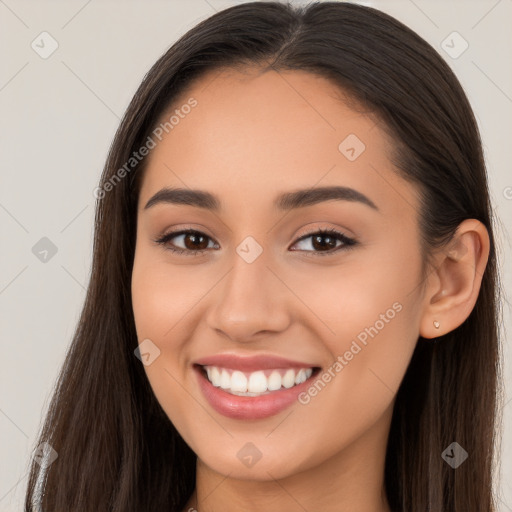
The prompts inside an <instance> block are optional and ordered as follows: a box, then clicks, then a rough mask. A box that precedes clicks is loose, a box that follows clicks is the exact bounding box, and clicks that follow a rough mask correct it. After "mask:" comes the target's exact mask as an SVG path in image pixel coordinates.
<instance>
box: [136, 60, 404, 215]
mask: <svg viewBox="0 0 512 512" xmlns="http://www.w3.org/2000/svg"><path fill="white" fill-rule="evenodd" d="M191 99H193V100H194V101H195V102H196V104H195V106H194V107H193V108H191V109H188V108H182V107H183V105H186V104H187V103H188V102H190V100H191ZM344 99H346V96H345V95H344V92H343V90H341V89H340V88H339V87H338V86H337V85H336V84H334V83H333V82H332V81H330V80H328V79H326V78H323V77H320V76H317V75H314V74H311V73H308V72H304V71H274V70H271V71H267V72H264V73H262V72H260V71H258V70H254V69H246V70H243V71H239V70H234V69H223V70H220V71H219V70H214V71H210V72H208V73H207V74H205V75H203V76H201V77H200V78H199V79H197V80H196V81H195V82H193V84H192V85H191V86H189V87H188V88H187V89H186V90H185V91H184V92H183V93H182V94H181V95H180V96H179V98H177V99H176V100H175V101H174V103H173V106H172V108H171V109H168V110H167V111H166V112H165V113H164V114H163V115H162V116H161V118H160V120H159V122H160V123H165V122H166V121H168V120H169V118H170V116H171V115H173V113H174V114H175V121H177V122H175V123H173V126H172V128H169V127H168V129H167V131H168V133H166V132H165V131H164V132H163V134H162V140H161V141H159V140H156V139H155V141H156V147H155V148H154V149H152V150H151V153H150V154H149V157H148V161H147V168H146V169H145V173H144V179H143V181H142V187H141V193H140V201H139V205H140V206H139V208H142V207H143V204H145V201H147V199H148V198H149V196H150V195H152V194H154V193H155V192H156V191H158V190H159V189H160V188H162V187H165V186H175V187H185V188H194V189H202V190H208V191H210V192H212V193H214V194H215V195H218V196H219V197H221V200H222V201H223V205H224V201H225V202H226V203H227V202H229V201H232V202H233V206H235V204H234V203H235V202H237V203H238V204H236V206H237V207H238V208H240V206H241V204H242V203H243V204H244V205H245V207H250V206H253V205H252V204H251V198H254V202H255V203H257V204H258V205H259V206H260V207H266V206H267V205H266V204H263V199H262V198H268V202H269V204H270V202H271V201H272V200H273V198H274V197H275V196H277V195H278V194H279V193H280V192H282V191H288V190H291V189H298V188H311V187H314V186H330V185H342V186H347V187H352V188H355V189H357V190H361V191H362V192H363V193H365V194H366V195H367V196H370V197H371V198H372V200H373V201H374V202H375V203H377V204H378V203H380V204H381V205H383V206H384V209H385V204H386V203H387V202H389V199H390V198H389V194H394V195H395V196H396V194H399V195H401V196H402V198H405V199H407V197H406V196H408V199H409V208H410V204H411V203H413V202H414V191H413V190H411V186H410V185H409V184H407V183H405V182H404V181H403V180H401V179H400V178H398V177H397V176H396V174H395V173H394V172H393V170H392V165H391V163H390V161H389V155H390V152H391V151H392V147H393V146H392V142H391V139H390V138H389V137H388V136H387V135H386V133H385V131H383V129H382V128H381V127H380V124H376V123H377V122H378V121H377V119H376V118H375V117H374V116H372V115H369V114H367V113H364V112H361V111H360V110H357V111H356V110H353V109H352V108H350V107H349V106H348V105H347V103H346V101H344ZM176 111H177V112H176ZM178 117H179V120H178ZM354 157H355V158H354ZM390 187H391V188H390ZM248 201H249V203H248ZM394 203H395V205H397V202H396V197H395V198H394ZM390 204H392V203H390ZM254 206H255V207H257V205H254ZM397 206H398V205H397ZM403 206H404V207H405V208H407V206H405V205H403ZM409 213H410V212H409Z"/></svg>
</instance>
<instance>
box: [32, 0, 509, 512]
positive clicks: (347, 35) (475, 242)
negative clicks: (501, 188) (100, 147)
mask: <svg viewBox="0 0 512 512" xmlns="http://www.w3.org/2000/svg"><path fill="white" fill-rule="evenodd" d="M95 194H96V197H97V198H98V203H97V215H96V229H95V241H94V256H93V267H92V275H91V281H90V283H89V287H88V293H87V298H86V302H85V305H84V309H83V312H82V316H81V319H80V322H79V325H78V328H77V330H76V333H75V336H74V339H73V343H72V345H71V348H70V352H69V354H68V357H67V359H66V363H65V365H64V368H63V369H62V373H61V376H60V379H59V384H58V386H57V389H56V390H55V394H54V397H53V400H52V402H51V405H50V409H49V413H48V417H47V419H46V423H45V425H44V428H43V430H42V432H41V435H40V439H39V443H38V445H40V444H41V443H47V445H45V446H47V447H51V450H54V452H51V451H48V452H47V454H48V453H54V456H53V457H52V456H51V455H49V456H48V457H49V458H48V457H47V458H48V460H49V461H50V462H46V463H43V464H41V465H39V464H37V463H33V465H32V471H31V476H30V482H29V487H28V491H27V497H26V510H33V508H32V503H34V502H37V501H38V499H37V495H38V493H39V492H40V491H41V490H43V491H44V492H43V493H42V498H41V503H40V504H41V506H42V509H43V510H80V511H89V510H90V511H93V510H94V511H100V510H109V511H127V510H134V511H145V510H147V511H154V510H173V511H177V512H181V511H192V510H198V511H200V512H207V511H234V510H245V511H248V510H265V511H274V510H285V511H290V512H291V511H296V510H297V511H298V510H311V511H313V510H324V511H335V510H336V511H340V510H347V511H348V510H350V511H361V512H362V511H379V512H380V511H383V512H384V511H386V512H389V511H412V510H414V511H415V512H418V511H425V512H426V511H431V512H434V511H435V512H441V511H443V512H467V511H488V512H491V511H494V510H496V508H495V506H496V505H495V497H494V496H493V487H492V485H493V481H492V475H493V469H494V463H495V459H494V457H495V454H494V443H495V436H496V422H497V420H496V417H497V411H498V397H499V394H498V391H499V387H498V386H499V383H500V375H499V371H498V370H499V362H500V360H499V343H498V340H499V335H498V334H499V333H498V323H499V320H498V304H499V288H498V281H497V270H496V269H497V263H496V252H495V243H494V237H493V218H492V209H491V205H490V201H489V194H488V188H487V177H486V171H485V165H484V160H483V156H482V146H481V141H480V137H479V133H478V128H477V124H476V122H475V118H474V116H473V113H472V110H471V107H470V105H469V103H468V100H467V98H466V96H465V94H464V92H463V90H462V88H461V86H460V84H459V82H458V81H457V79H456V77H455V76H454V74H453V73H452V71H451V70H450V68H449V66H448V65H447V64H445V62H444V61H443V60H442V58H441V57H440V56H439V55H438V54H437V53H436V51H435V50H434V49H433V48H432V47H430V46H429V45H428V44H427V43H426V42H425V41H424V40H423V39H421V38H420V37H419V36H418V35H417V34H415V33H414V32H412V31H411V30H410V29H408V28H407V27H405V26H404V25H402V24H401V23H399V22H398V21H397V20H395V19H393V18H391V17H390V16H388V15H386V14H383V13H381V12H379V11H377V10H375V9H371V8H368V7H363V6H358V5H353V4H345V3H338V2H324V3H316V4H311V5H309V6H307V7H303V8H298V7H295V8H294V7H292V6H290V5H284V4H280V3H273V2H254V3H246V4H242V5H238V6H236V7H232V8H229V9H226V10H224V11H221V12H219V13H217V14H215V15H214V16H212V17H210V18H209V19H207V20H205V21H203V22H201V23H200V24H198V25H197V26H196V27H194V28H193V29H192V30H190V31H189V32H188V33H187V34H185V35H184V36H183V37H182V38H181V39H180V40H179V41H178V42H177V43H176V44H175V45H174V46H173V47H172V48H170V49H169V50H168V51H167V52H166V53H165V54H164V55H163V56H162V57H161V58H160V59H159V60H158V62H157V63H156V64H155V65H154V66H153V67H152V69H151V70H150V71H149V73H148V74H147V76H146V77H145V79H144V81H143V82H142V84H141V86H140V88H139V90H138V91H137V93H136V94H135V96H134V98H133V100H132V102H131V104H130V105H129V107H128V110H127V112H126V114H125V116H124V118H123V120H122V122H121V125H120V127H119V129H118V132H117V134H116V136H115V139H114V142H113V145H112V147H111V150H110V154H109V156H108V160H107V162H106V165H105V169H104V172H103V175H102V178H101V183H100V185H99V187H98V189H97V190H96V191H95ZM55 456H57V458H55ZM52 459H53V460H52Z"/></svg>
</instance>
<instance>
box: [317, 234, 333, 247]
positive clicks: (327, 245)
mask: <svg viewBox="0 0 512 512" xmlns="http://www.w3.org/2000/svg"><path fill="white" fill-rule="evenodd" d="M322 239H326V240H329V241H330V243H320V242H319V240H322ZM316 243H318V245H319V246H320V248H325V247H327V248H328V249H334V248H335V247H336V240H335V239H334V238H333V237H331V236H329V235H317V236H315V237H313V246H314V247H315V249H317V248H318V247H316Z"/></svg>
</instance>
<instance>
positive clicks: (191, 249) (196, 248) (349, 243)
mask: <svg viewBox="0 0 512 512" xmlns="http://www.w3.org/2000/svg"><path fill="white" fill-rule="evenodd" d="M180 237H182V242H183V243H184V245H185V247H184V248H182V247H177V246H176V244H175V243H170V241H171V240H172V239H174V238H176V239H177V238H180ZM308 238H311V239H312V241H311V243H310V244H309V245H310V246H311V247H312V248H313V250H312V251H309V250H306V251H305V252H313V253H315V254H317V255H319V256H324V255H327V254H332V253H333V252H337V251H339V250H342V249H345V250H346V249H349V248H351V247H354V246H355V245H357V243H358V242H357V241H356V240H354V239H353V238H349V237H348V236H346V235H344V234H343V233H340V232H339V231H337V230H335V229H319V230H317V231H313V232H312V233H309V234H307V235H303V236H301V237H300V238H299V239H298V240H297V241H296V242H295V244H294V245H297V244H298V243H300V242H303V241H305V240H307V239H308ZM208 240H211V241H213V240H212V239H211V238H210V237H209V236H208V235H205V234H204V233H201V232H200V231H196V230H193V229H184V230H179V231H172V232H170V233H166V234H165V235H163V236H162V237H160V238H158V239H156V240H154V242H155V243H157V244H159V245H162V246H164V248H165V249H166V250H169V251H172V252H174V253H177V254H186V255H187V256H194V255H197V254H199V253H203V252H204V251H206V250H207V249H208V245H209V244H208ZM338 242H341V245H337V243H338ZM214 245H216V244H214ZM306 245H308V244H306ZM292 247H293V246H292ZM210 248H211V247H210ZM214 248H218V244H217V245H216V247H214ZM315 249H317V250H315ZM318 249H319V250H318ZM292 250H294V251H295V250H296V249H292Z"/></svg>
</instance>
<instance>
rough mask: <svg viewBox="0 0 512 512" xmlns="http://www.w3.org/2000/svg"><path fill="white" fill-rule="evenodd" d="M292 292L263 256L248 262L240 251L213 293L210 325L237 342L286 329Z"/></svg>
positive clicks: (207, 317) (251, 339)
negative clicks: (241, 256)
mask: <svg viewBox="0 0 512 512" xmlns="http://www.w3.org/2000/svg"><path fill="white" fill-rule="evenodd" d="M292 295H293V294H292V293H291V292H290V291H289V290H288V289H287V288H286V286H285V285H284V284H283V282H282V281H281V280H280V279H278V278H277V277H276V275H275V270H271V269H270V268H269V267H268V266H267V264H266V261H265V259H264V258H263V257H261V256H260V257H259V258H258V259H256V260H255V261H253V262H252V263H247V262H246V261H244V260H243V259H242V258H240V257H239V256H238V255H237V256H236V257H235V258H234V260H233V266H232V268H231V269H230V270H229V271H228V273H227V275H225V277H224V278H223V279H222V280H221V282H220V283H219V284H218V285H217V286H216V293H215V294H212V296H211V299H210V300H211V303H210V304H211V305H210V307H209V309H208V313H207V316H206V321H207V325H208V326H209V327H210V328H211V329H213V330H215V331H217V333H220V334H222V335H224V336H226V337H228V338H229V339H230V340H232V341H236V342H248V341H254V339H255V338H256V337H258V335H260V336H261V335H268V334H269V333H274V334H275V333H278V332H281V331H284V330H285V329H286V328H287V327H288V326H289V324H290V319H291V315H290V309H289V308H290V307H291V306H292V305H291V297H292Z"/></svg>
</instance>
